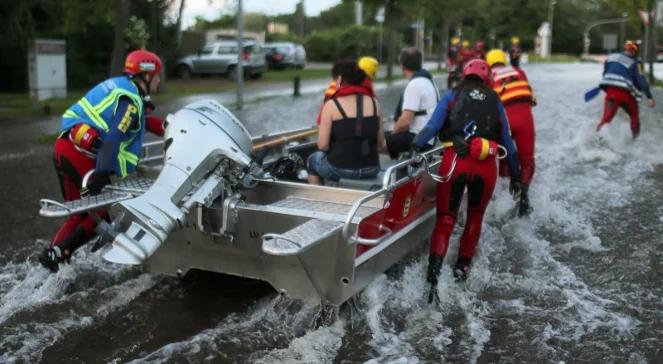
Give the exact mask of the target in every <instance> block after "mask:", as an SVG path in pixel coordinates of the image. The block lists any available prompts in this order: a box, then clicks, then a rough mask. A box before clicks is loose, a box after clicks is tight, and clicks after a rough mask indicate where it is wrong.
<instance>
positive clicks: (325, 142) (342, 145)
mask: <svg viewBox="0 0 663 364" xmlns="http://www.w3.org/2000/svg"><path fill="white" fill-rule="evenodd" d="M332 74H335V75H338V78H337V79H336V83H337V85H340V87H339V89H338V91H337V93H339V94H341V95H344V96H335V97H332V98H331V99H330V100H329V101H327V103H326V104H325V105H324V106H323V108H322V113H321V118H320V127H319V129H318V149H319V150H318V151H317V152H315V153H313V154H311V155H310V156H309V158H308V170H309V183H311V184H322V182H323V179H329V180H332V181H338V180H339V179H340V178H348V179H363V178H373V177H375V176H376V175H377V174H378V172H379V171H380V161H379V155H378V150H380V148H382V147H383V146H384V132H383V121H382V111H381V110H380V107H379V104H378V102H377V100H376V99H375V98H373V97H371V96H370V93H369V92H368V90H365V89H364V87H363V86H362V83H363V81H364V78H365V77H366V75H365V74H364V72H363V71H361V70H360V69H359V67H358V66H357V63H356V62H355V61H339V62H337V63H336V64H334V68H333V69H332Z"/></svg>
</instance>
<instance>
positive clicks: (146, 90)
mask: <svg viewBox="0 0 663 364" xmlns="http://www.w3.org/2000/svg"><path fill="white" fill-rule="evenodd" d="M146 76H147V74H145V73H139V74H137V75H134V76H132V77H131V78H132V79H134V82H136V81H137V80H140V81H141V83H140V84H139V83H138V82H136V83H137V84H138V91H139V92H140V94H141V96H143V97H147V98H148V99H149V97H150V84H151V83H152V79H153V77H152V78H150V79H149V81H148V79H147V77H146ZM141 84H142V85H141Z"/></svg>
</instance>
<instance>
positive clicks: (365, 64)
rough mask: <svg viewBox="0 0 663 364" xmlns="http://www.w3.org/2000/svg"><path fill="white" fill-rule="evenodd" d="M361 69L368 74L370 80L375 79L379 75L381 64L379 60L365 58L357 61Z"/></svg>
mask: <svg viewBox="0 0 663 364" xmlns="http://www.w3.org/2000/svg"><path fill="white" fill-rule="evenodd" d="M357 65H358V66H359V68H360V69H361V70H362V71H364V73H366V76H368V78H370V79H374V78H375V75H376V74H377V73H378V67H379V66H380V63H379V62H378V60H377V59H375V58H373V57H369V56H364V57H361V58H359V60H358V61H357Z"/></svg>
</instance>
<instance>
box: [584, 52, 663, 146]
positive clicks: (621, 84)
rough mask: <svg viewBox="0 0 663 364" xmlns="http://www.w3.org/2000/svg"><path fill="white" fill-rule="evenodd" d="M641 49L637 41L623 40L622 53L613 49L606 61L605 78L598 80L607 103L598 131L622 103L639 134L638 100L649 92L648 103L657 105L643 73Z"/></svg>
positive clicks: (632, 126) (636, 132)
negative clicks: (624, 41) (639, 57)
mask: <svg viewBox="0 0 663 364" xmlns="http://www.w3.org/2000/svg"><path fill="white" fill-rule="evenodd" d="M638 51H639V48H638V45H637V44H636V43H635V42H633V41H630V40H629V41H626V43H624V52H623V53H613V54H611V55H609V56H608V59H607V60H606V61H605V64H604V66H603V79H602V80H601V82H600V83H599V87H601V89H603V91H605V103H604V106H603V117H602V118H601V122H600V123H599V125H598V126H597V127H596V131H599V130H601V128H602V127H603V125H605V124H608V123H609V122H610V121H611V120H612V118H613V117H614V116H615V114H616V113H617V110H618V109H619V108H620V107H621V108H623V109H624V111H626V112H627V113H628V114H629V116H630V118H631V132H632V134H633V139H635V138H637V137H638V134H640V115H639V114H640V113H639V110H638V101H639V100H640V99H641V98H642V94H643V93H644V94H645V96H647V104H648V105H649V107H654V106H656V101H654V97H653V95H652V93H651V91H650V90H649V84H648V83H647V80H646V79H645V76H644V75H643V74H642V63H640V61H638V58H637V54H638Z"/></svg>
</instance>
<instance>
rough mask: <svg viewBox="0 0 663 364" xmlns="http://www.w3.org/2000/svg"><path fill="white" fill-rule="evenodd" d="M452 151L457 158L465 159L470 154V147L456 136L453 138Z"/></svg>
mask: <svg viewBox="0 0 663 364" xmlns="http://www.w3.org/2000/svg"><path fill="white" fill-rule="evenodd" d="M452 140H453V143H454V150H455V151H456V154H457V155H458V156H459V157H461V158H462V157H465V156H466V155H468V154H470V146H469V145H467V143H465V139H463V137H462V136H460V135H456V136H454V137H453V139H452Z"/></svg>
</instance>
